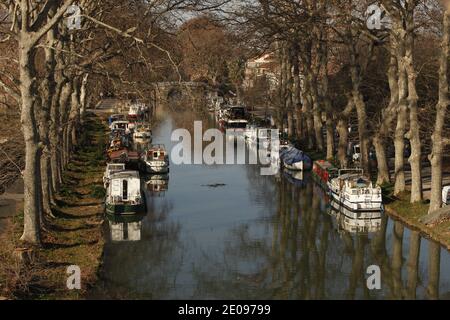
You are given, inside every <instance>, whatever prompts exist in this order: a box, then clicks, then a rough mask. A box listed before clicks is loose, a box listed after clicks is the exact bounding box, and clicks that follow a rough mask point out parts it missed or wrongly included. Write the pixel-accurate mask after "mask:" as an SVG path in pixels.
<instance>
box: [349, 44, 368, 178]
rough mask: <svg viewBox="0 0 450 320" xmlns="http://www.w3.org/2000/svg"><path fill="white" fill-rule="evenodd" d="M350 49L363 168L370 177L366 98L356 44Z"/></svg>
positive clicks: (353, 91) (351, 73)
mask: <svg viewBox="0 0 450 320" xmlns="http://www.w3.org/2000/svg"><path fill="white" fill-rule="evenodd" d="M349 49H350V75H351V80H352V97H353V101H354V103H355V108H356V113H357V115H358V134H359V146H360V152H361V159H360V161H361V167H362V168H363V170H364V172H365V173H366V174H368V175H370V163H369V137H368V134H367V111H366V104H365V102H364V98H363V96H362V94H361V89H360V88H361V74H360V72H361V71H360V69H361V68H359V67H358V66H359V64H358V57H357V49H356V45H355V44H354V43H351V44H350V46H349Z"/></svg>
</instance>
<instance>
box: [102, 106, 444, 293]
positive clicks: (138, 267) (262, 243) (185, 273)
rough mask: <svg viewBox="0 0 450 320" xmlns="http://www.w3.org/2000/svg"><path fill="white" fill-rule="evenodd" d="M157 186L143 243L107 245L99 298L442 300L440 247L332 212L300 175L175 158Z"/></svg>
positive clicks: (384, 224) (166, 138)
mask: <svg viewBox="0 0 450 320" xmlns="http://www.w3.org/2000/svg"><path fill="white" fill-rule="evenodd" d="M193 120H197V119H196V118H195V117H194V116H193V115H192V114H189V115H187V116H186V117H184V116H183V115H182V114H177V115H176V116H175V117H169V118H163V119H162V120H161V126H160V127H159V128H155V129H154V137H155V139H157V140H158V142H159V143H165V144H166V145H167V146H171V145H173V144H171V143H170V133H171V132H172V130H173V129H174V128H182V127H185V128H189V127H188V126H184V125H186V123H187V124H189V123H191V124H193ZM154 183H155V184H154V185H156V186H158V188H156V189H155V188H154V185H153V182H151V183H150V184H148V185H147V187H148V188H147V192H146V193H147V204H148V213H147V215H146V216H145V218H144V219H143V220H142V222H141V223H142V226H141V241H138V242H110V243H108V244H107V246H106V248H105V261H104V270H103V273H102V276H103V279H104V288H102V289H103V291H99V292H100V293H99V294H98V295H99V296H100V297H108V298H111V297H115V298H117V297H126V298H148V299H170V298H184V299H190V298H199V299H435V298H441V299H442V298H450V295H449V292H450V274H449V272H448V270H450V256H449V253H448V252H447V251H444V250H442V249H441V248H440V247H439V246H438V245H436V244H434V243H432V242H429V241H428V240H426V239H423V238H421V236H420V235H419V234H418V233H417V232H415V231H411V230H409V229H407V228H405V227H404V226H403V225H402V224H400V223H399V222H395V221H392V220H391V219H389V218H388V217H386V216H382V217H381V218H379V219H378V220H377V221H376V223H374V224H375V225H374V226H371V225H369V226H367V225H363V226H361V225H359V223H358V222H355V221H349V220H348V219H347V220H345V219H344V218H342V212H339V214H340V216H336V214H333V215H331V214H329V213H330V212H331V210H333V208H332V207H330V202H329V198H328V195H327V194H326V193H325V192H324V191H323V190H322V189H321V188H320V187H319V186H318V185H316V184H315V183H314V182H313V181H312V179H310V176H309V175H308V174H306V175H303V176H301V175H297V174H295V175H292V174H290V173H289V172H287V173H285V172H282V173H281V175H280V176H261V171H260V168H259V167H258V166H203V165H197V166H189V165H183V166H172V167H171V173H170V188H168V179H167V180H165V179H159V178H157V179H155V181H154ZM166 183H167V184H166ZM209 185H220V187H217V188H213V187H208V186H209ZM149 188H150V189H149ZM161 195H164V196H161ZM335 211H336V210H335ZM335 211H334V213H336V212H335ZM355 223H356V225H355ZM371 265H378V266H380V268H381V272H382V275H381V277H382V279H381V282H382V288H381V290H368V289H367V286H366V279H367V276H368V275H367V273H366V271H367V268H368V267H369V266H371Z"/></svg>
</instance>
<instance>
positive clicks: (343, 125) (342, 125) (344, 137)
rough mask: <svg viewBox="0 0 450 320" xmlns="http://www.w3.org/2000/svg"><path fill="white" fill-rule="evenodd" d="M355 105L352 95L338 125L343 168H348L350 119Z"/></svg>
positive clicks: (339, 149) (340, 161)
mask: <svg viewBox="0 0 450 320" xmlns="http://www.w3.org/2000/svg"><path fill="white" fill-rule="evenodd" d="M354 106H355V104H354V102H353V99H352V97H351V95H350V96H349V98H348V103H347V106H346V107H345V109H344V111H343V112H341V113H340V114H339V120H338V125H337V131H338V134H339V143H338V152H337V156H338V161H339V163H340V165H341V168H347V167H348V159H347V148H348V117H349V115H350V113H351V112H352V110H353V108H354Z"/></svg>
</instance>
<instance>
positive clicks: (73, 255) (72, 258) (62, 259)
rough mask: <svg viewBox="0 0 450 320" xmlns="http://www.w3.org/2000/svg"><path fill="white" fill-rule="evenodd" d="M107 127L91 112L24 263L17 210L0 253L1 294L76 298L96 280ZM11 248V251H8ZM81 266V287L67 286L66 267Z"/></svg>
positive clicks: (99, 254)
mask: <svg viewBox="0 0 450 320" xmlns="http://www.w3.org/2000/svg"><path fill="white" fill-rule="evenodd" d="M105 142H106V141H105V126H104V125H103V122H102V121H101V119H99V118H98V117H96V116H94V115H90V116H89V117H88V119H87V121H86V123H85V126H84V129H83V134H82V135H81V139H80V147H79V148H78V149H77V150H76V152H75V153H74V155H73V157H72V161H71V163H70V164H69V166H68V168H67V170H66V172H65V173H64V177H63V180H64V185H63V187H62V188H61V192H60V194H59V195H58V196H57V197H56V200H57V206H55V207H54V208H53V214H54V216H55V218H49V219H48V221H47V223H46V226H45V230H44V231H43V234H42V242H43V247H42V248H40V249H36V250H34V253H33V255H32V256H31V258H30V259H29V260H30V261H28V263H26V264H23V263H20V262H19V261H18V258H17V248H18V246H20V243H19V241H18V240H17V239H18V238H19V236H20V232H21V227H22V221H21V220H22V215H21V214H18V215H17V217H16V218H15V219H14V221H13V223H12V224H11V227H10V230H11V231H10V232H9V233H8V234H7V235H5V236H6V237H7V239H6V240H7V243H8V245H7V246H5V249H3V250H2V252H1V253H0V255H1V258H2V259H6V260H4V262H3V263H2V265H3V267H0V278H2V277H3V279H2V281H1V283H2V286H1V287H0V290H1V292H2V293H1V294H0V295H4V296H7V297H8V298H13V299H14V298H15V299H80V298H83V297H84V294H85V293H86V292H87V290H88V289H89V288H90V286H92V285H93V284H94V283H95V282H96V280H97V274H98V270H99V268H100V264H101V257H102V254H103V246H104V241H103V234H102V222H103V197H104V190H103V187H102V175H103V171H104V166H105V160H104V150H105ZM11 252H13V253H12V254H11ZM71 265H77V266H79V267H80V269H81V285H82V289H81V290H79V291H77V290H73V291H72V290H68V289H67V287H66V281H67V277H68V275H67V273H66V272H67V267H68V266H71Z"/></svg>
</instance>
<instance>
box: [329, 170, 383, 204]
mask: <svg viewBox="0 0 450 320" xmlns="http://www.w3.org/2000/svg"><path fill="white" fill-rule="evenodd" d="M328 186H329V188H330V192H331V195H332V197H333V199H334V200H335V201H336V202H337V203H339V204H340V205H341V206H344V207H345V208H346V209H348V210H350V211H382V210H383V200H382V195H381V188H380V187H379V186H374V185H373V183H372V181H370V179H368V178H367V177H365V176H364V174H363V170H362V169H342V170H339V173H338V176H337V177H336V178H334V179H331V181H330V182H329V183H328Z"/></svg>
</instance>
